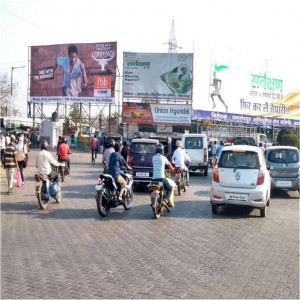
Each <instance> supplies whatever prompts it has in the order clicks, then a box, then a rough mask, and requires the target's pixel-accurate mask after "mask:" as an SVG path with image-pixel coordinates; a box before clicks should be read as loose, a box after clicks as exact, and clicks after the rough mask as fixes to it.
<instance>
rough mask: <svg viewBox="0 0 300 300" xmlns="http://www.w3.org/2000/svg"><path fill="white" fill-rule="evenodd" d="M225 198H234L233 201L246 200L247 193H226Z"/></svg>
mask: <svg viewBox="0 0 300 300" xmlns="http://www.w3.org/2000/svg"><path fill="white" fill-rule="evenodd" d="M226 198H227V200H234V201H247V199H248V195H247V194H226Z"/></svg>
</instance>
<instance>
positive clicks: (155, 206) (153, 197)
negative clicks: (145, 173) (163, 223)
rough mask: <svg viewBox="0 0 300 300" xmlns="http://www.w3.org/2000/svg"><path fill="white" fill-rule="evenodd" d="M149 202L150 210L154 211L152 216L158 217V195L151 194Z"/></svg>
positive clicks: (159, 211) (159, 210)
mask: <svg viewBox="0 0 300 300" xmlns="http://www.w3.org/2000/svg"><path fill="white" fill-rule="evenodd" d="M151 203H152V210H153V213H154V218H155V219H159V217H160V213H161V209H160V203H159V201H158V196H156V195H153V194H151Z"/></svg>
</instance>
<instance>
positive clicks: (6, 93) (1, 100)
mask: <svg viewBox="0 0 300 300" xmlns="http://www.w3.org/2000/svg"><path fill="white" fill-rule="evenodd" d="M17 88H18V83H17V82H15V83H13V86H12V88H11V82H10V79H9V78H8V74H7V73H3V72H0V108H1V110H0V115H1V117H6V116H8V115H10V109H12V112H11V113H12V115H13V116H14V115H17V114H19V110H18V109H16V106H15V105H14V103H13V97H12V96H11V91H13V94H15V93H16V90H17ZM11 102H12V103H11Z"/></svg>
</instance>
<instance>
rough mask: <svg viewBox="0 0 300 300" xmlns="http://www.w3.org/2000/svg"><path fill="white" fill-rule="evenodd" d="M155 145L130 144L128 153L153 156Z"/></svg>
mask: <svg viewBox="0 0 300 300" xmlns="http://www.w3.org/2000/svg"><path fill="white" fill-rule="evenodd" d="M155 152H156V144H151V143H131V147H130V153H132V154H155Z"/></svg>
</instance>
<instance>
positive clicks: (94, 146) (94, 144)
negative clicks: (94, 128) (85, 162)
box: [91, 134, 98, 162]
mask: <svg viewBox="0 0 300 300" xmlns="http://www.w3.org/2000/svg"><path fill="white" fill-rule="evenodd" d="M91 149H92V162H93V161H94V157H95V158H97V149H98V140H97V135H96V134H95V135H94V137H93V138H92V141H91Z"/></svg>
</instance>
